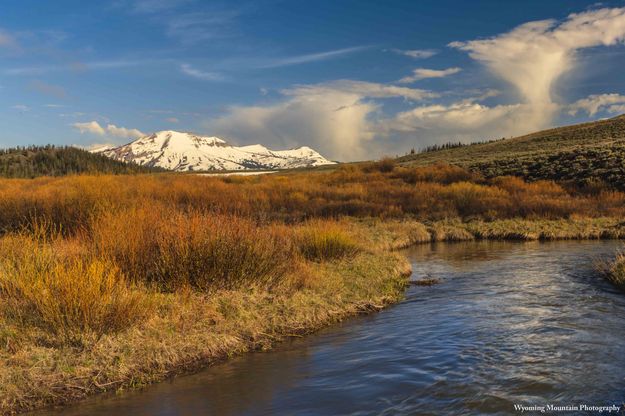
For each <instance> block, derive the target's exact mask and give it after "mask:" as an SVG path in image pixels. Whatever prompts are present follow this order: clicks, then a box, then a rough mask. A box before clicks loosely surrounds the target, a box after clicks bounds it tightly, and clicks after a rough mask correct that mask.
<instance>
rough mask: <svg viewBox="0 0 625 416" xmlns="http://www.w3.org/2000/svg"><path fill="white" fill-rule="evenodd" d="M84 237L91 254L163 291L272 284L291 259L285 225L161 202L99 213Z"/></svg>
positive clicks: (287, 231) (290, 239) (279, 276)
mask: <svg viewBox="0 0 625 416" xmlns="http://www.w3.org/2000/svg"><path fill="white" fill-rule="evenodd" d="M88 239H89V247H90V250H91V251H92V253H93V255H94V256H95V257H98V258H105V259H110V261H112V262H114V263H115V264H116V265H118V266H119V267H120V269H121V270H122V271H123V272H124V273H125V274H126V275H128V276H129V277H131V278H132V279H133V280H135V281H141V282H145V283H151V284H155V285H156V286H157V287H158V289H160V290H165V291H173V290H176V289H179V288H181V287H184V286H191V287H192V288H195V289H200V290H204V291H208V290H211V289H234V288H238V287H241V286H242V285H248V286H251V285H257V286H263V287H265V286H271V285H272V284H275V283H276V282H278V281H279V280H280V279H281V278H282V277H283V276H284V275H285V274H286V273H287V272H288V271H289V270H291V269H292V264H293V262H295V261H296V259H295V255H296V253H295V250H294V245H293V240H292V238H291V232H290V230H288V229H287V228H286V227H285V226H282V225H276V224H266V225H258V224H255V223H254V222H253V221H251V220H248V219H245V218H241V217H238V216H233V215H224V214H212V213H201V212H198V211H189V212H181V211H178V210H175V209H171V208H167V207H164V206H160V207H158V208H157V209H155V208H154V207H150V208H132V209H127V210H122V211H118V212H114V213H113V212H111V213H106V214H103V215H101V216H99V217H98V218H96V219H94V220H93V222H92V224H91V226H90V231H89V237H88Z"/></svg>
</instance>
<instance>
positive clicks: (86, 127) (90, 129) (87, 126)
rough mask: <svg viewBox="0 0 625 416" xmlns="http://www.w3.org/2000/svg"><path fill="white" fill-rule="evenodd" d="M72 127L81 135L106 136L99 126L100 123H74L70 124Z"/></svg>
mask: <svg viewBox="0 0 625 416" xmlns="http://www.w3.org/2000/svg"><path fill="white" fill-rule="evenodd" d="M72 127H74V128H75V129H78V130H79V131H80V133H81V134H84V133H90V134H97V135H98V136H104V135H105V134H106V130H104V128H103V127H102V126H100V123H98V122H97V121H89V122H86V123H74V124H72Z"/></svg>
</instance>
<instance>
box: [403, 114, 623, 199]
mask: <svg viewBox="0 0 625 416" xmlns="http://www.w3.org/2000/svg"><path fill="white" fill-rule="evenodd" d="M624 160H625V115H622V116H619V117H615V118H612V119H608V120H601V121H596V122H591V123H584V124H578V125H573V126H566V127H559V128H555V129H550V130H544V131H540V132H537V133H532V134H528V135H526V136H521V137H516V138H512V139H505V140H498V141H493V142H487V143H479V144H472V145H468V146H459V147H452V148H447V149H441V150H434V151H426V152H423V153H418V154H413V155H407V156H404V157H401V158H399V160H398V161H399V163H400V164H402V165H428V164H433V163H440V162H443V163H450V164H455V165H459V166H462V167H466V168H469V169H470V170H472V171H477V172H480V173H482V174H483V175H484V176H486V177H488V178H492V177H496V176H502V175H514V176H521V177H524V178H526V179H528V180H539V179H550V180H558V181H566V182H573V183H575V184H577V185H588V184H591V183H596V182H604V183H607V184H611V185H614V186H616V187H617V188H619V189H624V187H625V163H624Z"/></svg>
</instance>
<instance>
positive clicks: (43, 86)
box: [28, 79, 67, 98]
mask: <svg viewBox="0 0 625 416" xmlns="http://www.w3.org/2000/svg"><path fill="white" fill-rule="evenodd" d="M28 87H29V88H30V89H31V90H33V91H37V92H38V93H40V94H43V95H48V96H51V97H55V98H65V97H66V96H67V92H66V91H65V88H63V87H61V86H60V85H53V84H49V83H47V82H44V81H41V80H39V79H36V80H33V81H31V82H30V83H29V84H28Z"/></svg>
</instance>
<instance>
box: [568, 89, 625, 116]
mask: <svg viewBox="0 0 625 416" xmlns="http://www.w3.org/2000/svg"><path fill="white" fill-rule="evenodd" d="M624 109H625V95H620V94H593V95H589V96H588V97H586V98H582V99H581V100H577V101H575V102H574V103H572V104H570V105H569V106H568V113H569V114H570V115H572V116H574V115H575V114H577V113H579V112H580V111H585V112H586V113H587V114H588V115H589V116H594V115H595V114H597V113H598V112H599V111H601V110H606V111H607V112H608V113H612V114H616V113H622V112H625V111H623V110H624Z"/></svg>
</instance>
